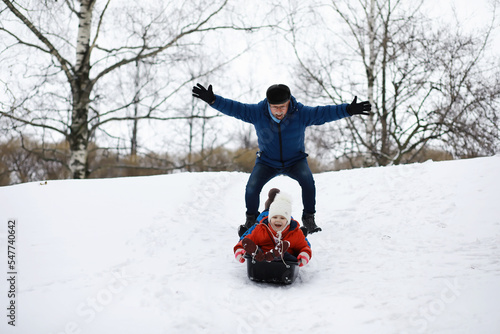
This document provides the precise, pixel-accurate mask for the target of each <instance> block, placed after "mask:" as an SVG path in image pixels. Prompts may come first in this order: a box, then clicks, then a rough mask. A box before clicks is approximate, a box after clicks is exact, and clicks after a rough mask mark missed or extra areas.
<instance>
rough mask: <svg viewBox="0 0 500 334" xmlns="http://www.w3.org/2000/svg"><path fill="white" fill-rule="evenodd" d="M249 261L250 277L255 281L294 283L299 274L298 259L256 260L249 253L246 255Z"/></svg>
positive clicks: (247, 261)
mask: <svg viewBox="0 0 500 334" xmlns="http://www.w3.org/2000/svg"><path fill="white" fill-rule="evenodd" d="M244 258H245V260H246V263H247V274H248V278H249V279H250V280H252V281H255V282H264V283H277V284H292V283H293V282H294V281H295V279H296V278H297V276H298V275H299V263H298V262H297V261H291V260H285V262H284V263H283V261H282V260H281V259H275V260H273V261H271V262H267V261H261V262H259V261H255V260H254V259H252V257H251V256H250V255H248V254H245V255H244Z"/></svg>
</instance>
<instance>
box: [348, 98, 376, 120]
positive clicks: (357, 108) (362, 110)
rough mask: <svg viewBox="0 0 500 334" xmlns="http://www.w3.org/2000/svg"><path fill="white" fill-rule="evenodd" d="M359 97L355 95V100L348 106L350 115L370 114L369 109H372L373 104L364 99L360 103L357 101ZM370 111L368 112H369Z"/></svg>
mask: <svg viewBox="0 0 500 334" xmlns="http://www.w3.org/2000/svg"><path fill="white" fill-rule="evenodd" d="M357 99H358V97H357V96H355V97H354V100H352V103H351V104H350V105H348V106H347V112H348V113H349V115H351V116H352V115H366V116H370V113H369V111H371V110H372V105H371V104H370V102H369V101H363V102H360V103H356V101H357ZM367 111H368V112H367Z"/></svg>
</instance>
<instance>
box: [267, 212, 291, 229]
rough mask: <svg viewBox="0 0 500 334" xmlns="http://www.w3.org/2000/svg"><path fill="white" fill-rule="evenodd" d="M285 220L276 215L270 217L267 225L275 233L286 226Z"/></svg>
mask: <svg viewBox="0 0 500 334" xmlns="http://www.w3.org/2000/svg"><path fill="white" fill-rule="evenodd" d="M286 223H287V221H286V218H285V217H284V216H280V215H276V216H272V217H271V220H270V221H269V224H270V225H271V227H272V228H273V230H275V231H276V232H279V231H281V230H283V229H284V228H285V226H286Z"/></svg>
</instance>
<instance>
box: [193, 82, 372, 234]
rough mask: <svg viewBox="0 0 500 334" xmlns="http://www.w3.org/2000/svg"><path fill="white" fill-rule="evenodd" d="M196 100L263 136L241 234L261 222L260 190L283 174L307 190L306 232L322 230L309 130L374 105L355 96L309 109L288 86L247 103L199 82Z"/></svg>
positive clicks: (248, 187)
mask: <svg viewBox="0 0 500 334" xmlns="http://www.w3.org/2000/svg"><path fill="white" fill-rule="evenodd" d="M193 96H194V97H197V98H199V99H201V100H203V101H205V102H206V103H208V104H209V105H210V106H212V107H213V108H215V109H217V110H218V111H220V112H222V113H223V114H226V115H228V116H232V117H235V118H238V119H240V120H242V121H244V122H248V123H251V124H253V125H254V127H255V130H256V132H257V139H258V144H259V152H257V159H256V161H255V166H254V168H253V171H252V173H251V174H250V178H249V179H248V183H247V185H246V190H245V202H246V207H247V212H246V222H245V224H244V225H241V226H240V228H239V230H238V234H239V235H240V236H241V235H242V234H243V233H245V231H246V230H248V229H249V228H250V227H252V226H253V225H254V224H255V222H256V218H257V216H258V215H259V212H258V209H259V196H260V192H261V190H262V188H263V187H264V185H265V184H266V183H267V182H268V181H269V180H271V179H272V178H274V177H275V176H278V175H287V176H289V177H291V178H292V179H294V180H296V181H297V182H298V183H299V184H300V187H301V188H302V203H303V205H304V210H303V212H302V223H303V225H304V227H305V229H302V230H303V232H304V234H307V233H314V232H319V231H321V228H320V227H318V226H317V225H316V222H315V221H314V214H315V213H316V187H315V185H314V178H313V175H312V173H311V170H310V169H309V165H308V164H307V159H306V158H307V154H306V153H305V144H304V138H305V131H306V127H308V126H310V125H321V124H324V123H326V122H331V121H336V120H339V119H341V118H344V117H350V116H352V115H369V113H368V112H369V111H370V110H371V104H370V102H368V101H365V102H361V103H356V100H357V97H355V98H354V100H353V101H352V103H351V104H339V105H328V106H320V107H308V106H305V105H303V104H302V103H300V102H297V100H296V99H295V98H294V97H293V96H292V95H291V93H290V89H289V88H288V87H287V86H285V85H282V84H278V85H272V86H271V87H269V88H268V90H267V92H266V99H264V100H263V101H261V102H259V103H257V104H244V103H240V102H237V101H233V100H229V99H225V98H223V97H222V96H219V95H214V93H213V90H212V85H210V86H208V89H206V88H205V87H203V86H202V85H200V84H197V86H194V87H193Z"/></svg>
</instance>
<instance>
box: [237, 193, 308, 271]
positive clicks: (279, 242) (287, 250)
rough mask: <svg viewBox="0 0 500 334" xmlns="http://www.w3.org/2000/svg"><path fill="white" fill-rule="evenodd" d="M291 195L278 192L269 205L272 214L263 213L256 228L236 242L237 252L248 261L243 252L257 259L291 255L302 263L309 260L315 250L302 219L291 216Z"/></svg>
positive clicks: (240, 257) (301, 264)
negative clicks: (301, 225)
mask: <svg viewBox="0 0 500 334" xmlns="http://www.w3.org/2000/svg"><path fill="white" fill-rule="evenodd" d="M291 212H292V204H291V200H290V198H289V197H288V196H287V195H285V194H283V193H281V192H280V193H277V194H276V197H275V198H274V201H273V202H272V203H271V205H270V206H269V215H268V216H267V217H264V218H263V219H262V220H261V221H260V223H259V224H257V225H255V227H254V228H253V230H252V231H251V232H250V233H249V234H248V235H246V236H245V238H244V239H242V240H240V241H239V242H238V244H236V246H234V256H235V257H236V260H238V261H239V262H242V263H243V262H245V259H244V257H243V256H244V255H245V253H249V254H250V255H252V257H254V258H255V260H257V261H263V260H266V261H272V260H273V259H274V258H275V257H281V258H282V259H285V260H286V259H287V258H290V256H292V258H293V259H297V260H298V262H299V266H300V267H302V266H304V265H305V264H307V263H308V262H309V260H310V259H311V256H312V251H311V247H310V245H309V243H308V242H307V240H306V238H305V236H304V233H303V232H302V230H301V229H300V226H299V223H298V222H297V221H296V220H294V219H291Z"/></svg>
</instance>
